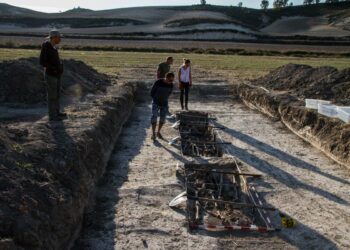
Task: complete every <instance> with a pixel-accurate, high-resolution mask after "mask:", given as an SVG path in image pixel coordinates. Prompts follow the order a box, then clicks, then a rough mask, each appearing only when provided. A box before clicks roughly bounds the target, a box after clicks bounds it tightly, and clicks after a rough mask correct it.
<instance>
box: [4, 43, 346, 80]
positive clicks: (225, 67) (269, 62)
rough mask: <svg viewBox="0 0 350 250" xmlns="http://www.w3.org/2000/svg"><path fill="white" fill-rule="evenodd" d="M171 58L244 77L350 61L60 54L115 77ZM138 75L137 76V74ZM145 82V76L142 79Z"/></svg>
mask: <svg viewBox="0 0 350 250" xmlns="http://www.w3.org/2000/svg"><path fill="white" fill-rule="evenodd" d="M39 52H40V51H39V50H24V49H0V58H1V60H10V59H18V58H23V57H33V56H34V57H38V56H39ZM168 55H172V56H174V59H175V64H174V66H173V69H175V68H177V67H178V66H179V65H180V64H181V63H182V59H183V58H185V57H186V58H190V59H191V60H192V61H193V70H196V67H199V68H201V69H204V70H214V71H220V73H223V74H227V75H233V76H237V77H242V78H255V77H259V76H262V75H264V74H266V73H267V72H269V71H270V70H272V69H275V68H277V67H280V66H282V65H285V64H288V63H297V64H307V65H310V66H313V67H320V66H333V67H335V68H337V69H339V70H342V69H344V68H348V67H349V65H350V58H336V57H328V58H326V59H325V58H322V57H301V58H298V57H285V56H248V55H244V56H242V55H216V54H195V53H175V54H171V53H149V52H119V51H61V57H62V58H63V59H77V60H81V61H84V62H85V63H87V64H89V65H91V66H92V67H94V68H95V69H97V70H98V71H100V72H102V73H107V74H116V72H118V71H122V70H125V69H128V68H149V69H155V68H156V66H157V65H158V64H159V63H160V62H161V61H163V60H164V59H165V58H166V57H167V56H168ZM135 74H137V73H135ZM139 78H140V79H142V75H141V76H140V77H139Z"/></svg>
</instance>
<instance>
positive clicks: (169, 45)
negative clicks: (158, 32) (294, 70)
mask: <svg viewBox="0 0 350 250" xmlns="http://www.w3.org/2000/svg"><path fill="white" fill-rule="evenodd" d="M43 41H44V38H40V37H26V36H0V45H6V44H13V45H15V46H23V45H31V46H40V45H41V44H42V43H43ZM62 46H73V47H75V46H81V47H84V46H85V47H86V46H87V47H101V48H103V47H116V48H130V49H132V48H156V49H175V50H181V49H186V48H196V49H223V50H225V49H243V50H247V51H257V50H266V51H280V52H287V51H305V52H323V53H336V54H338V53H349V52H350V46H322V45H299V44H265V43H239V42H206V41H181V42H179V41H162V40H154V41H153V40H102V39H71V38H65V39H64V40H63V43H62Z"/></svg>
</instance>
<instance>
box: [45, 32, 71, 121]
mask: <svg viewBox="0 0 350 250" xmlns="http://www.w3.org/2000/svg"><path fill="white" fill-rule="evenodd" d="M48 39H49V40H48V41H46V42H44V43H43V45H42V47H41V53H40V64H41V65H42V66H43V67H44V74H45V81H46V84H47V105H48V112H49V120H50V121H60V120H62V119H63V118H65V117H66V114H65V113H61V112H60V92H61V75H62V73H63V65H62V63H61V60H60V57H59V54H58V50H57V45H58V44H59V43H60V42H61V34H60V32H59V31H57V30H52V31H50V35H49V37H48Z"/></svg>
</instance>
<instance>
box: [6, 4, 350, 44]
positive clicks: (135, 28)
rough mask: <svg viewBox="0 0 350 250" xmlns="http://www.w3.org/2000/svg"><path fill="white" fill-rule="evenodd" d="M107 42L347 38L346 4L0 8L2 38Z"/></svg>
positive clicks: (349, 10) (349, 19) (349, 17)
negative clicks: (51, 36) (53, 35)
mask: <svg viewBox="0 0 350 250" xmlns="http://www.w3.org/2000/svg"><path fill="white" fill-rule="evenodd" d="M51 28H58V29H60V30H61V31H62V32H63V33H65V34H67V35H69V34H74V35H85V36H87V35H95V36H102V35H103V36H109V37H116V38H121V37H128V38H130V37H133V38H160V39H189V40H191V39H196V40H257V39H259V38H261V37H270V36H271V37H272V36H273V37H276V36H279V37H280V36H310V37H348V36H350V3H349V2H348V3H346V2H342V3H337V4H319V5H312V6H295V7H287V8H283V9H279V10H267V11H263V10H256V9H249V8H238V7H226V6H214V5H205V6H201V5H193V6H180V7H138V8H124V9H111V10H102V11H93V10H88V9H73V10H70V11H66V12H62V13H53V14H48V13H42V12H36V11H32V10H28V9H23V8H18V7H15V6H11V5H7V4H0V32H1V33H2V34H4V33H6V34H9V33H16V34H29V33H30V34H43V33H47V31H48V30H49V29H51Z"/></svg>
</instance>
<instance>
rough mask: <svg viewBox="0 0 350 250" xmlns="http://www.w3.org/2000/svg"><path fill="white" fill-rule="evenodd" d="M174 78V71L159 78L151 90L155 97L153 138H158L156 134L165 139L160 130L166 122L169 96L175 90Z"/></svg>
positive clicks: (152, 121)
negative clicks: (163, 77)
mask: <svg viewBox="0 0 350 250" xmlns="http://www.w3.org/2000/svg"><path fill="white" fill-rule="evenodd" d="M174 78H175V75H174V73H167V74H166V76H165V79H159V80H157V81H156V82H155V83H154V84H153V87H152V90H151V96H152V99H153V103H152V118H151V123H152V139H153V140H156V136H157V137H158V138H160V139H163V136H162V135H161V133H160V130H161V129H162V127H163V125H164V123H165V118H166V113H167V107H168V100H169V96H170V95H171V92H172V91H173V86H174V85H173V82H174ZM158 116H159V125H158V132H157V134H156V127H157V119H158Z"/></svg>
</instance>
